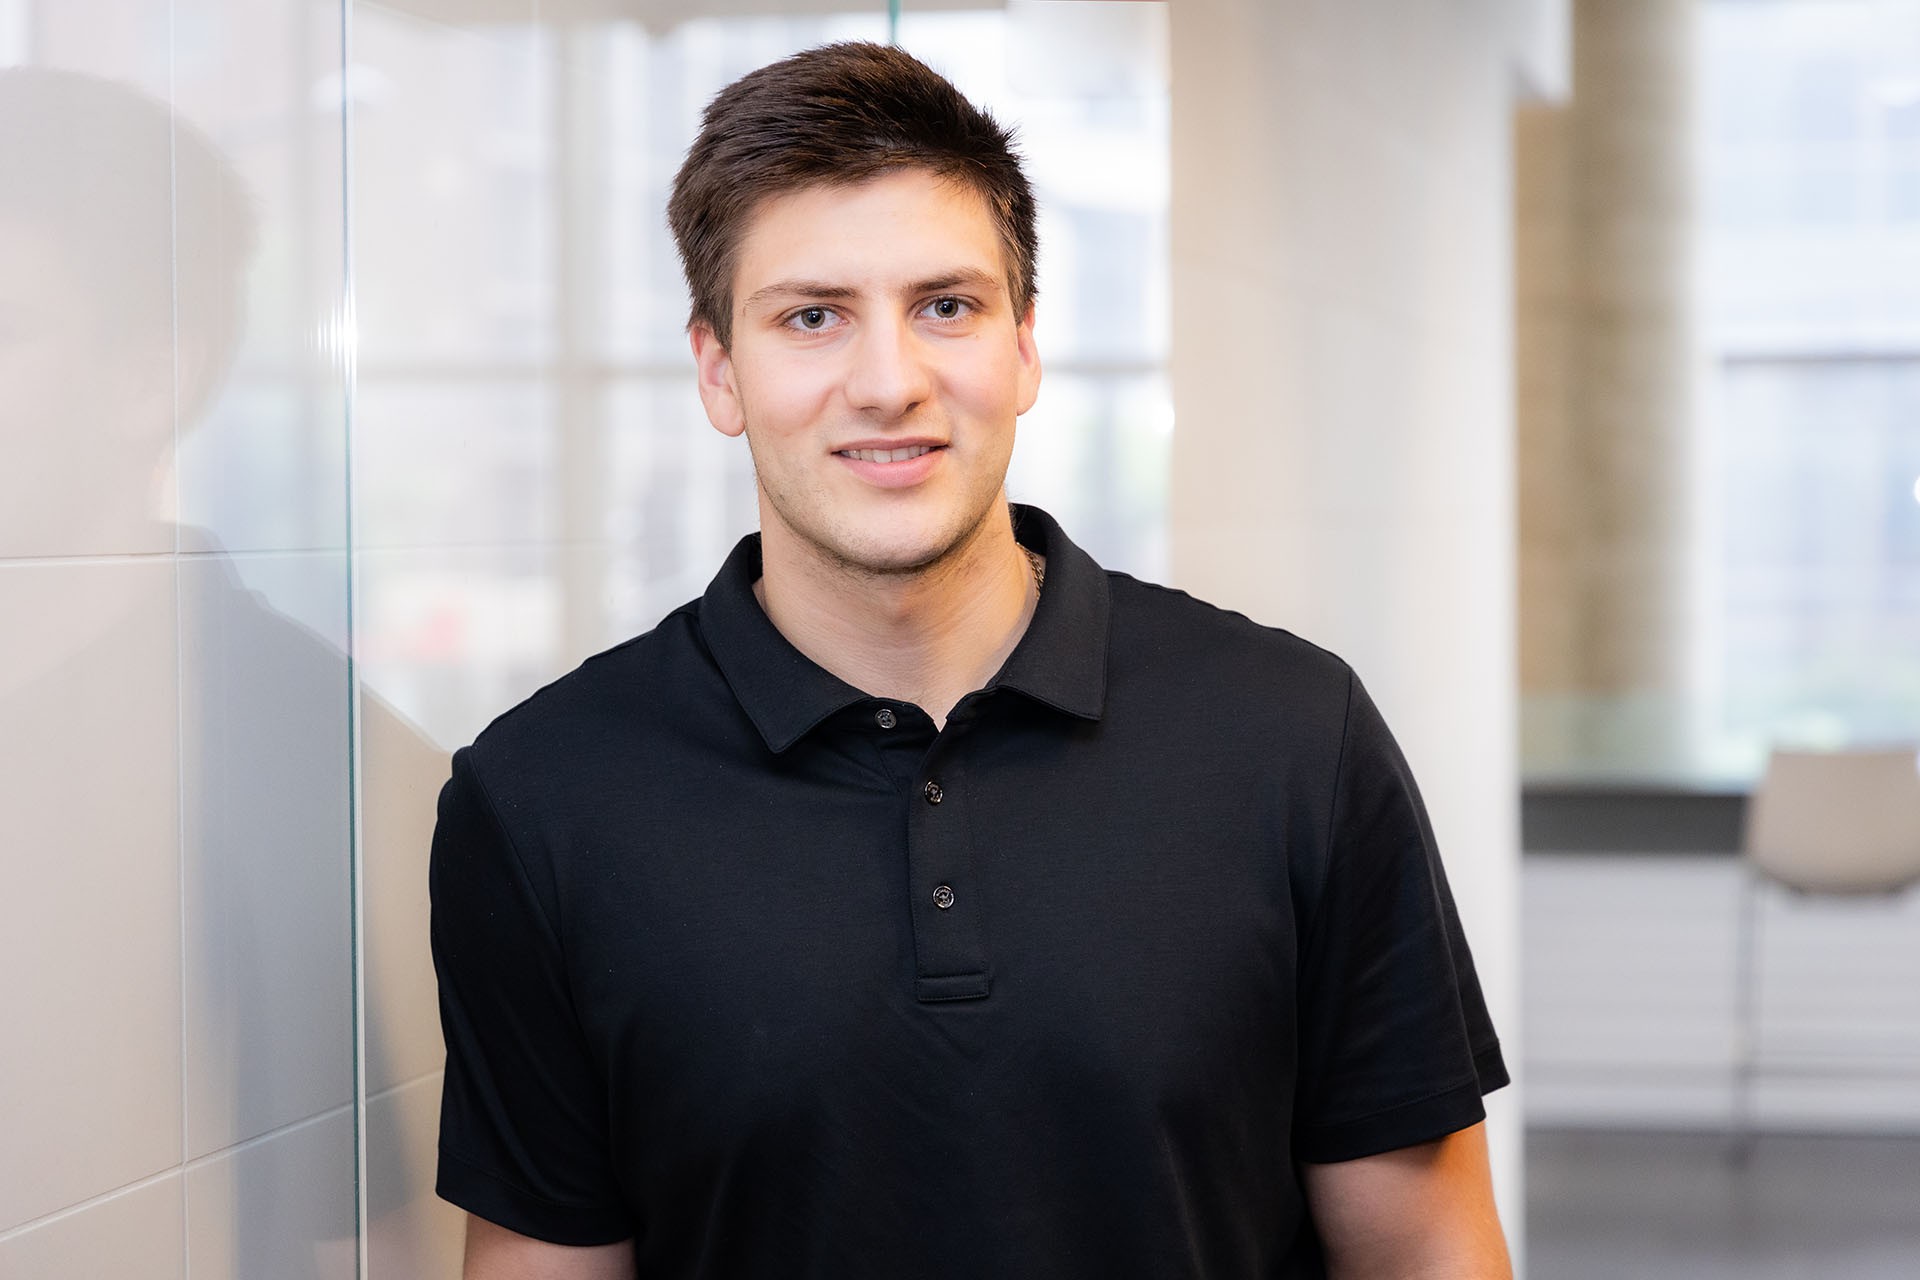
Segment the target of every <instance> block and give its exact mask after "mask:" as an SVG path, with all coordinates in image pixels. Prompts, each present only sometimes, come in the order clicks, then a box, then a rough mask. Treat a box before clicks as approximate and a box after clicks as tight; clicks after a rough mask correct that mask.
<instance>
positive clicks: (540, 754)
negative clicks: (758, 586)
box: [471, 601, 707, 775]
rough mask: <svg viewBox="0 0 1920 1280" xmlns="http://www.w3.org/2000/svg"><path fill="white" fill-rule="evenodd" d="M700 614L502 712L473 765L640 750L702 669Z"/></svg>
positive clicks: (680, 617) (680, 616) (605, 653)
mask: <svg viewBox="0 0 1920 1280" xmlns="http://www.w3.org/2000/svg"><path fill="white" fill-rule="evenodd" d="M698 607H699V602H698V601H690V602H689V603H687V604H684V605H681V606H680V607H679V608H678V609H675V610H674V611H673V612H672V613H670V614H668V615H667V616H666V617H665V618H662V619H661V620H660V622H659V623H658V624H657V625H655V626H654V627H653V628H652V629H650V630H648V631H645V632H643V633H641V634H640V635H637V636H634V637H633V638H632V639H630V640H625V641H623V642H621V643H620V644H617V645H614V646H613V647H612V648H610V649H605V650H602V651H601V652H599V653H596V654H594V655H593V656H591V657H589V658H587V659H585V660H584V661H582V662H581V663H580V664H579V665H578V666H576V667H574V668H573V669H572V670H571V671H568V672H567V673H566V674H565V675H562V676H560V677H559V678H557V679H555V680H553V681H551V682H549V683H548V684H546V685H543V686H542V687H541V688H539V689H537V690H535V691H534V692H533V693H532V694H530V695H528V696H527V697H526V698H524V699H522V700H521V701H520V702H518V703H516V704H515V705H513V706H512V707H509V708H508V709H507V710H505V711H503V712H501V713H500V714H499V715H498V716H496V717H494V719H493V721H492V722H491V723H490V724H488V725H487V727H486V728H484V729H482V730H481V731H480V733H479V735H478V736H476V737H475V738H474V740H473V746H472V748H471V755H472V756H473V757H475V758H476V763H478V762H484V763H485V765H486V766H487V772H488V773H489V775H511V774H515V773H521V772H524V771H526V770H529V769H540V770H542V771H544V770H549V769H553V768H563V769H564V768H567V767H568V766H569V765H570V764H571V763H572V762H574V761H576V760H577V759H578V758H580V757H581V756H583V755H587V754H600V753H604V752H605V751H606V750H607V749H609V748H610V747H611V746H613V745H614V744H616V743H620V744H625V745H627V746H629V747H631V746H635V745H639V744H641V743H643V742H644V739H645V735H646V732H647V730H648V728H649V727H650V726H659V725H662V724H665V723H667V722H669V721H670V720H671V717H672V703H673V702H674V700H675V694H676V692H677V691H679V692H683V691H684V686H685V685H686V684H687V683H688V680H689V677H691V676H695V675H697V674H698V672H699V671H700V670H701V669H702V668H704V667H705V666H706V665H707V659H706V654H705V648H704V646H703V644H702V642H701V640H700V637H699V621H698V618H699V615H698Z"/></svg>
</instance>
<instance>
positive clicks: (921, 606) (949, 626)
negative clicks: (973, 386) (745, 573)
mask: <svg viewBox="0 0 1920 1280" xmlns="http://www.w3.org/2000/svg"><path fill="white" fill-rule="evenodd" d="M782 535H785V536H782ZM808 551H809V549H808V548H806V547H805V546H804V545H803V544H801V543H800V541H799V540H798V539H797V538H794V537H793V536H792V535H791V534H787V533H786V531H785V530H782V529H769V530H768V532H767V533H763V536H762V537H761V559H762V577H761V579H760V580H759V581H758V582H756V583H755V584H754V587H753V591H754V595H755V596H756V597H757V598H758V599H759V601H760V607H761V608H763V609H765V610H766V612H767V617H768V618H769V619H771V620H772V622H773V625H774V626H775V627H776V628H777V629H778V630H779V632H780V634H781V635H783V636H785V637H786V638H787V640H788V641H789V642H791V643H792V645H793V646H794V648H796V649H798V650H799V651H800V652H801V653H803V654H805V655H806V656H807V657H809V658H811V659H812V660H813V661H814V662H817V663H819V664H820V665H821V666H822V667H824V668H826V669H827V670H828V671H831V672H832V673H833V674H834V675H836V676H839V677H840V678H841V679H842V680H845V681H846V682H847V683H848V684H850V685H852V686H853V687H854V688H856V689H860V690H862V691H864V692H866V693H869V694H872V695H873V696H874V697H877V698H890V699H894V700H897V701H900V702H911V703H913V704H915V705H916V706H918V707H920V708H921V709H922V710H923V711H925V712H926V713H927V714H928V715H929V716H931V717H933V722H934V724H935V725H936V726H943V725H945V724H946V720H947V714H948V713H949V712H950V711H952V710H953V706H954V704H955V703H957V702H958V701H959V700H960V699H961V698H963V697H965V696H966V695H967V694H969V693H971V692H973V691H974V690H975V689H978V688H980V687H981V686H982V685H984V684H985V683H986V682H987V681H988V680H989V679H991V678H992V676H993V674H994V673H995V672H996V671H998V670H999V669H1000V667H1001V664H1003V663H1004V662H1005V661H1006V660H1007V655H1008V654H1010V653H1012V652H1013V648H1014V646H1015V645H1016V644H1018V643H1019V641H1020V637H1021V636H1022V635H1023V634H1025V632H1026V629H1027V624H1028V622H1030V621H1031V620H1032V618H1033V610H1034V606H1035V605H1036V604H1037V603H1038V600H1039V592H1038V590H1037V588H1036V586H1035V584H1034V580H1033V571H1032V569H1031V567H1030V566H1029V564H1028V562H1027V558H1026V555H1025V554H1024V553H1023V552H1022V551H1021V550H1020V547H1019V544H1018V543H1017V542H1016V541H1015V540H1014V536H1013V523H1012V520H1011V519H1010V517H1009V515H1008V512H1007V509H1006V506H1005V504H1004V503H1003V504H1001V505H1000V506H999V507H998V508H996V510H995V512H994V514H993V515H992V516H990V517H989V518H988V519H987V520H986V521H985V522H984V523H983V524H982V525H981V527H980V528H979V529H977V530H975V531H974V533H973V535H972V536H970V537H969V538H968V539H967V541H966V542H965V543H963V544H962V545H961V546H960V547H958V548H956V549H955V550H954V552H953V553H952V554H951V555H949V556H947V557H945V558H943V559H942V560H941V561H940V562H939V563H938V564H935V565H932V566H929V567H928V568H927V569H925V570H923V571H921V572H918V573H910V574H909V573H902V574H883V575H871V574H862V573H858V572H857V571H853V570H849V569H846V568H844V567H841V566H836V565H831V564H828V563H824V562H823V560H822V558H821V557H819V556H818V555H817V553H815V554H808Z"/></svg>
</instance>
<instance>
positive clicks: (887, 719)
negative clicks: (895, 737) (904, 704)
mask: <svg viewBox="0 0 1920 1280" xmlns="http://www.w3.org/2000/svg"><path fill="white" fill-rule="evenodd" d="M873 722H874V723H875V724H877V725H879V726H880V727H881V728H882V729H891V728H893V726H895V725H896V724H899V723H900V721H899V719H898V718H897V717H896V716H895V715H894V714H893V708H892V707H882V708H880V709H879V710H878V711H876V712H874V713H873Z"/></svg>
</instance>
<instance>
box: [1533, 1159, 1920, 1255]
mask: <svg viewBox="0 0 1920 1280" xmlns="http://www.w3.org/2000/svg"><path fill="white" fill-rule="evenodd" d="M1726 1150H1727V1149H1726V1146H1725V1144H1724V1142H1723V1141H1722V1140H1721V1139H1719V1138H1718V1137H1714V1136H1704V1135H1694V1134H1626V1133H1589V1132H1533V1133H1530V1134H1528V1136H1527V1275H1528V1280H1640V1278H1641V1277H1648V1278H1650V1280H1651V1278H1654V1277H1658V1278H1659V1280H1668V1278H1669V1277H1671V1278H1673V1280H1695V1278H1696V1277H1699V1278H1702V1280H1719V1278H1721V1277H1736V1276H1737V1277H1740V1278H1741V1280H1788V1278H1789V1277H1791V1278H1792V1280H1803V1278H1805V1280H1815V1278H1817V1280H1893V1278H1894V1277H1898V1280H1920V1138H1854V1137H1809V1136H1799V1135H1791V1136H1789V1135H1763V1136H1761V1137H1760V1138H1759V1139H1758V1140H1757V1141H1756V1142H1755V1144H1754V1146H1753V1150H1752V1153H1751V1155H1750V1156H1749V1158H1748V1160H1747V1162H1746V1164H1745V1165H1744V1166H1740V1165H1736V1164H1734V1163H1731V1162H1730V1161H1729V1160H1728V1159H1727V1155H1726Z"/></svg>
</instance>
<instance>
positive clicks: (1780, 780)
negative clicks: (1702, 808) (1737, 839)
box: [1746, 747, 1920, 893]
mask: <svg viewBox="0 0 1920 1280" xmlns="http://www.w3.org/2000/svg"><path fill="white" fill-rule="evenodd" d="M1917 760H1920V753H1916V750H1915V748H1912V747H1906V748H1902V749H1899V750H1880V751H1778V750H1776V751H1775V752H1774V753H1773V755H1772V756H1771V758H1769V759H1768V761H1767V772H1766V776H1765V777H1764V778H1762V779H1761V782H1760V785H1759V787H1758V788H1756V789H1755V791H1754V793H1753V800H1752V803H1751V804H1749V805H1748V807H1747V828H1746V853H1747V856H1748V857H1749V858H1751V859H1752V860H1753V862H1754V865H1755V866H1757V867H1759V869H1760V870H1761V871H1763V872H1765V873H1766V874H1767V875H1769V876H1771V877H1773V878H1774V879H1776V880H1779V881H1780V882H1782V883H1783V884H1787V885H1791V886H1793V887H1794V888H1796V889H1805V890H1809V891H1812V892H1821V893H1884V892H1889V891H1891V890H1895V889H1899V888H1901V887H1903V886H1905V885H1909V884H1912V883H1913V882H1915V881H1916V880H1920V763H1917Z"/></svg>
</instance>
